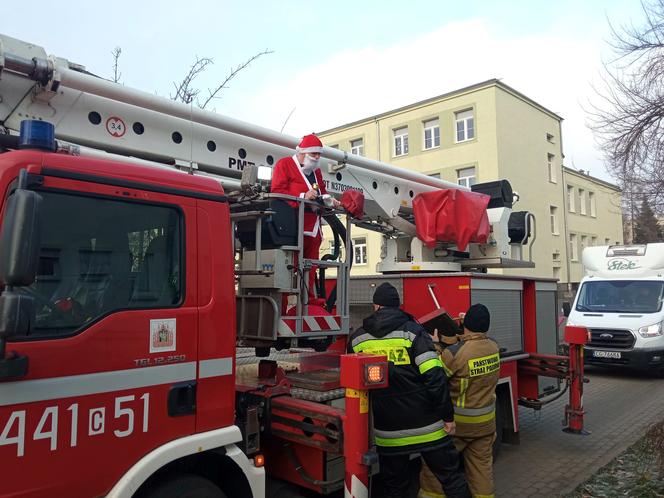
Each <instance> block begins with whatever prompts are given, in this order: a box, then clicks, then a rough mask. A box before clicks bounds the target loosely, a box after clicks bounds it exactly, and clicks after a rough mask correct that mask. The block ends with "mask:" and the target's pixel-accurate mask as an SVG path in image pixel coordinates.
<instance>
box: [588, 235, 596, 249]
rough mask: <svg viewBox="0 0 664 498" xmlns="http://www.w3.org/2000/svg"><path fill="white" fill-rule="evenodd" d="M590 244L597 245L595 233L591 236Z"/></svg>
mask: <svg viewBox="0 0 664 498" xmlns="http://www.w3.org/2000/svg"><path fill="white" fill-rule="evenodd" d="M590 245H591V246H593V247H595V246H596V245H597V237H595V236H594V235H593V236H592V237H590Z"/></svg>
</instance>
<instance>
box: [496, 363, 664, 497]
mask: <svg viewBox="0 0 664 498" xmlns="http://www.w3.org/2000/svg"><path fill="white" fill-rule="evenodd" d="M586 373H587V376H588V377H589V378H590V383H589V384H586V385H585V390H584V406H585V409H586V422H585V424H586V428H587V429H588V430H590V431H591V432H592V434H590V435H589V436H576V435H571V434H566V433H564V432H562V430H561V427H562V426H561V421H562V418H563V414H564V406H565V404H566V401H567V400H566V398H567V396H564V397H563V398H561V399H559V400H557V401H555V402H553V403H551V404H550V405H547V406H545V407H544V408H543V409H542V411H541V413H539V414H538V413H534V412H533V410H529V409H525V408H521V409H520V414H519V416H520V420H521V444H520V445H518V446H510V445H503V446H502V448H501V453H500V456H499V458H498V460H497V462H496V465H495V476H496V495H497V496H499V497H505V498H506V497H529V496H533V497H535V496H536V497H538V498H546V497H555V496H559V495H560V494H565V493H569V492H571V491H572V490H573V489H574V488H575V487H576V486H578V485H579V484H580V483H582V482H583V481H585V480H586V479H588V478H589V477H590V476H591V475H592V474H594V473H595V472H596V471H597V470H598V469H599V468H601V467H603V466H604V465H606V464H607V463H608V462H610V461H611V460H613V459H614V458H615V457H616V456H617V455H619V454H620V453H622V452H623V451H624V450H625V449H626V448H627V447H629V446H630V445H631V444H633V443H634V442H635V441H636V440H638V439H639V437H641V436H642V435H643V434H644V433H645V431H646V429H647V428H648V426H649V425H650V424H652V423H654V422H658V421H659V420H662V419H664V379H658V378H653V377H649V376H647V375H644V374H638V373H633V372H623V371H608V370H604V369H599V368H593V367H588V368H587V371H586Z"/></svg>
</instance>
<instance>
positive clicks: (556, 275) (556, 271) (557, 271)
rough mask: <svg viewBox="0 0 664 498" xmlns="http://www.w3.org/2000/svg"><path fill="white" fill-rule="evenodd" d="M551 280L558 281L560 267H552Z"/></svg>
mask: <svg viewBox="0 0 664 498" xmlns="http://www.w3.org/2000/svg"><path fill="white" fill-rule="evenodd" d="M553 278H555V279H556V280H560V267H559V266H554V267H553Z"/></svg>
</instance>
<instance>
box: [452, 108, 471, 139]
mask: <svg viewBox="0 0 664 498" xmlns="http://www.w3.org/2000/svg"><path fill="white" fill-rule="evenodd" d="M465 112H470V113H471V116H470V117H466V118H461V119H459V117H458V116H459V114H463V113H465ZM468 121H472V123H473V128H472V129H473V136H472V137H468V128H469V127H468ZM460 122H461V123H463V137H464V138H463V139H461V140H459V128H458V126H459V125H458V123H460ZM475 128H476V127H475V108H474V107H469V108H466V109H461V110H459V111H455V112H454V143H455V144H460V143H464V142H470V141H471V140H475V137H476V136H477V133H476V130H475Z"/></svg>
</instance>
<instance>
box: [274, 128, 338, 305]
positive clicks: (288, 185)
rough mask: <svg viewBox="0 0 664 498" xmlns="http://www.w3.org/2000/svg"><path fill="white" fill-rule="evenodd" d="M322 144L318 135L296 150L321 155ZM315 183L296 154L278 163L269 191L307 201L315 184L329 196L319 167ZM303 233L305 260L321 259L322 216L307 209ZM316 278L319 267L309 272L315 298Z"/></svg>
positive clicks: (310, 137)
mask: <svg viewBox="0 0 664 498" xmlns="http://www.w3.org/2000/svg"><path fill="white" fill-rule="evenodd" d="M322 150H323V144H322V143H321V141H320V140H319V139H318V137H316V136H315V135H307V136H306V137H304V138H303V139H302V142H300V145H299V146H298V147H297V151H298V153H311V152H321V151H322ZM311 174H313V178H312V179H313V180H315V181H314V182H312V181H311V180H312V179H310V178H307V175H306V174H305V172H304V171H303V170H302V166H301V165H300V163H299V162H298V160H297V155H294V156H292V157H284V158H283V159H280V160H279V161H277V164H276V165H275V167H274V171H273V173H272V186H271V188H270V191H271V192H272V193H274V194H287V195H292V196H293V197H301V198H304V195H305V194H306V193H307V192H308V191H309V190H312V189H313V188H314V183H315V184H316V185H317V187H318V192H319V193H320V194H321V195H322V194H326V193H327V190H326V189H325V183H324V182H323V175H322V174H321V171H320V169H318V168H316V169H314V170H313V172H312V173H310V174H309V176H311ZM288 204H290V205H291V206H292V207H293V208H297V202H294V201H290V202H288ZM302 230H303V234H304V239H303V240H304V248H303V249H304V251H303V252H304V257H305V258H306V259H319V249H320V244H321V242H322V240H323V237H322V235H323V232H322V226H321V217H320V214H319V213H318V212H314V210H312V209H311V208H310V206H305V211H304V227H302ZM315 275H316V267H314V268H312V269H311V271H310V272H309V283H308V285H309V288H308V292H309V296H310V297H314V296H315V292H314V290H315V288H314V287H315V286H314V279H315Z"/></svg>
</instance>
